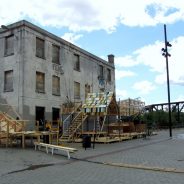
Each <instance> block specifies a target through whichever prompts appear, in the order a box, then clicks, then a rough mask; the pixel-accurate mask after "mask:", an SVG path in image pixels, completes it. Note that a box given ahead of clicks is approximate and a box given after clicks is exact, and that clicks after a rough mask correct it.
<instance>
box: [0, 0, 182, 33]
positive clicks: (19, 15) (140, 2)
mask: <svg viewBox="0 0 184 184" xmlns="http://www.w3.org/2000/svg"><path fill="white" fill-rule="evenodd" d="M0 3H1V6H0V22H1V24H8V23H11V22H15V21H17V20H19V19H25V18H29V19H31V20H33V21H34V22H35V23H39V24H41V25H42V26H53V27H67V28H69V30H72V31H80V30H85V31H93V30H101V29H103V30H106V31H107V32H112V31H115V30H116V27H117V26H119V24H124V25H127V26H150V25H151V26H154V25H156V24H159V23H173V22H176V21H178V20H184V6H183V0H174V1H173V0H162V1H160V0H136V1H135V0H129V1H127V0H113V1H112V0H108V1H107V0H100V1H99V0H47V1H45V0H39V1H38V0H31V1H30V0H16V1H11V0H6V1H4V0H0ZM9 12H11V13H9Z"/></svg>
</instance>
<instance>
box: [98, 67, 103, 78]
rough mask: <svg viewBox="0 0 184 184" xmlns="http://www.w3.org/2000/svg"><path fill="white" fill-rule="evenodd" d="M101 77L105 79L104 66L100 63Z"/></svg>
mask: <svg viewBox="0 0 184 184" xmlns="http://www.w3.org/2000/svg"><path fill="white" fill-rule="evenodd" d="M99 78H100V79H103V78H104V66H103V65H99Z"/></svg>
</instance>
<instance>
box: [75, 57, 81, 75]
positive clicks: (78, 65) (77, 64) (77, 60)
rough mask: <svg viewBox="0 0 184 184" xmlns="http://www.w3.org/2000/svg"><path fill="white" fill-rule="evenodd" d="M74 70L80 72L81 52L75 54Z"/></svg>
mask: <svg viewBox="0 0 184 184" xmlns="http://www.w3.org/2000/svg"><path fill="white" fill-rule="evenodd" d="M74 70H76V71H78V72H80V56H79V54H74Z"/></svg>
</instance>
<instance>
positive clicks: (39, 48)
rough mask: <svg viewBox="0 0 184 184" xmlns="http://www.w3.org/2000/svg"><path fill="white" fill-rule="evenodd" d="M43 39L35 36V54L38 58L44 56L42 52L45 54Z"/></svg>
mask: <svg viewBox="0 0 184 184" xmlns="http://www.w3.org/2000/svg"><path fill="white" fill-rule="evenodd" d="M44 50H45V41H44V40H42V39H40V38H36V56H37V57H39V58H44V54H45V51H44Z"/></svg>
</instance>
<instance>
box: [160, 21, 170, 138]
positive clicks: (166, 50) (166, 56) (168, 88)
mask: <svg viewBox="0 0 184 184" xmlns="http://www.w3.org/2000/svg"><path fill="white" fill-rule="evenodd" d="M164 36H165V48H162V52H163V53H162V55H163V56H164V57H165V59H166V72H167V94H168V109H169V135H170V137H172V122H171V104H170V103H171V102H170V85H169V65H168V57H171V55H170V54H169V53H168V49H167V47H172V45H171V44H170V43H169V42H168V41H167V32H166V25H165V24H164Z"/></svg>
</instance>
